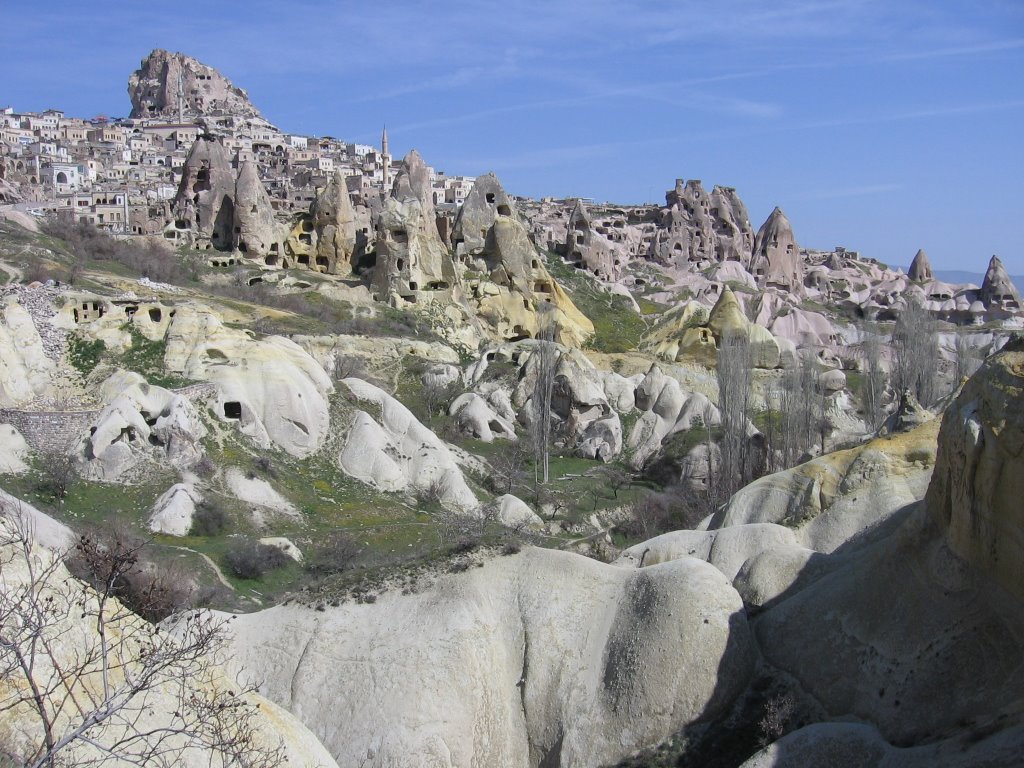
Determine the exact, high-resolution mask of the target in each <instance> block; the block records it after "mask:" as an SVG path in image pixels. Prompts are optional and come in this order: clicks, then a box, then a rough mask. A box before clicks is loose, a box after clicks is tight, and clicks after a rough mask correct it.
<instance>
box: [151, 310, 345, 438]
mask: <svg viewBox="0 0 1024 768" xmlns="http://www.w3.org/2000/svg"><path fill="white" fill-rule="evenodd" d="M164 363H165V365H166V366H167V369H168V370H169V371H172V372H174V373H180V374H181V375H183V376H185V377H187V378H190V379H196V380H198V381H209V382H212V383H213V384H215V385H216V386H217V401H216V405H215V409H216V413H217V415H218V416H219V417H220V418H221V419H223V420H226V421H233V422H237V423H238V424H239V427H240V429H241V430H242V432H243V434H246V435H248V436H249V437H251V438H252V439H253V440H255V441H256V443H257V444H258V445H261V446H263V447H267V448H269V447H270V446H272V445H276V446H278V447H280V448H281V449H283V450H284V451H286V452H288V453H289V454H291V455H292V456H298V457H303V456H308V455H309V454H310V453H313V452H314V451H316V450H317V449H318V448H319V447H320V446H321V445H322V443H323V440H324V438H325V437H326V435H327V431H328V427H329V421H330V419H329V415H328V409H327V395H328V394H329V393H330V392H332V391H333V389H334V386H333V385H332V384H331V380H330V377H329V376H328V375H327V374H326V372H325V371H324V369H323V368H321V367H320V365H318V364H317V362H316V360H314V359H313V358H312V357H311V356H310V355H309V354H308V353H307V352H305V351H304V350H303V349H302V348H301V347H300V346H298V345H297V344H296V343H295V342H293V341H291V340H290V339H286V338H283V337H281V336H269V337H267V338H265V339H261V340H258V341H257V340H255V339H253V338H251V337H250V336H249V334H247V333H245V332H244V331H238V330H235V329H232V328H227V327H225V326H224V324H223V323H222V322H221V320H220V317H219V316H218V315H217V314H216V313H214V312H212V311H211V310H209V309H206V308H203V307H197V306H181V307H179V308H178V310H177V312H176V313H175V316H174V318H173V319H172V321H171V324H170V327H169V328H168V332H167V352H166V354H165V357H164Z"/></svg>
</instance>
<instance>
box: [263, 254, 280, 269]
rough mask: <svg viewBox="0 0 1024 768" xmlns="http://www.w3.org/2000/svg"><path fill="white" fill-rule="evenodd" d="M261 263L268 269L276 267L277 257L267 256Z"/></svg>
mask: <svg viewBox="0 0 1024 768" xmlns="http://www.w3.org/2000/svg"><path fill="white" fill-rule="evenodd" d="M263 263H264V264H266V265H267V266H268V267H273V266H276V265H277V256H267V257H266V258H265V259H264V260H263Z"/></svg>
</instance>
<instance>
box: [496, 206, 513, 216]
mask: <svg viewBox="0 0 1024 768" xmlns="http://www.w3.org/2000/svg"><path fill="white" fill-rule="evenodd" d="M498 213H499V214H500V215H502V216H511V215H512V209H511V208H509V207H508V206H507V205H499V206H498Z"/></svg>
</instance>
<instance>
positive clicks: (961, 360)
mask: <svg viewBox="0 0 1024 768" xmlns="http://www.w3.org/2000/svg"><path fill="white" fill-rule="evenodd" d="M980 366H981V359H980V355H979V354H978V350H977V349H976V348H975V347H972V346H971V343H970V342H969V341H968V340H967V336H965V335H964V334H962V333H958V334H957V335H956V381H954V382H953V387H954V388H956V387H959V386H960V382H962V381H963V380H964V379H966V378H970V377H971V376H973V375H974V372H975V371H977V370H978V368H979V367H980Z"/></svg>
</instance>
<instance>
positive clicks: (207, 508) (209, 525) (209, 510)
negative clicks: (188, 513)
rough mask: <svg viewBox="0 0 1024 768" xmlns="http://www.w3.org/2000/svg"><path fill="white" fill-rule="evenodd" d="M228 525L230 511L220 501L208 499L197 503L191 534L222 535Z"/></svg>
mask: <svg viewBox="0 0 1024 768" xmlns="http://www.w3.org/2000/svg"><path fill="white" fill-rule="evenodd" d="M227 527H228V513H227V512H226V511H225V509H224V507H222V506H221V505H220V504H219V503H218V502H216V501H211V500H210V499H206V500H204V501H201V502H199V503H198V504H196V510H195V512H194V513H193V515H192V527H191V528H190V529H189V535H190V536H220V535H221V534H222V533H224V531H225V530H226V529H227Z"/></svg>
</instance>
